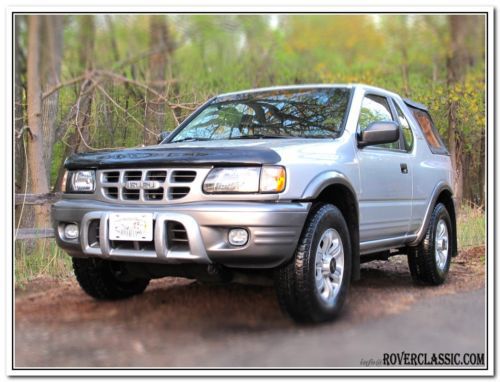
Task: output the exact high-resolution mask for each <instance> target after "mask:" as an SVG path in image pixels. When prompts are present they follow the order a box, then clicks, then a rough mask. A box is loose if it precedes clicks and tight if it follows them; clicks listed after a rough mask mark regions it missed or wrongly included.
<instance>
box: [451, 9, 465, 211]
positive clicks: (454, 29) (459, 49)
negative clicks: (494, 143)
mask: <svg viewBox="0 0 500 382" xmlns="http://www.w3.org/2000/svg"><path fill="white" fill-rule="evenodd" d="M448 21H449V25H450V35H451V39H450V47H449V54H448V58H447V62H446V69H447V83H448V90H449V91H451V90H452V89H453V88H454V87H455V85H456V84H458V83H460V82H462V81H463V79H464V76H465V71H466V67H467V63H468V53H467V49H466V44H465V38H466V36H467V33H468V27H467V26H468V16H463V15H450V16H448ZM458 102H459V101H454V100H453V99H452V98H451V97H449V99H448V149H449V150H450V155H451V161H452V164H453V171H454V179H453V186H454V190H455V198H456V201H457V204H458V205H460V204H461V202H462V198H463V182H464V180H463V162H462V155H461V153H462V151H461V147H460V137H459V131H458V123H457V117H456V114H457V109H458Z"/></svg>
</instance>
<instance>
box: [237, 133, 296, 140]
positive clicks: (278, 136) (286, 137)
mask: <svg viewBox="0 0 500 382" xmlns="http://www.w3.org/2000/svg"><path fill="white" fill-rule="evenodd" d="M268 138H269V139H280V138H283V139H290V138H296V137H294V136H292V135H267V134H252V135H240V136H238V137H231V138H229V139H268Z"/></svg>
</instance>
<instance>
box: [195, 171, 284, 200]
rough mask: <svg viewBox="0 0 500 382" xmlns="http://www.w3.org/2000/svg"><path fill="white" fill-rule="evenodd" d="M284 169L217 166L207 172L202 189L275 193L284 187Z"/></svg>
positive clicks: (225, 191)
mask: <svg viewBox="0 0 500 382" xmlns="http://www.w3.org/2000/svg"><path fill="white" fill-rule="evenodd" d="M285 180H286V178H285V169H284V168H283V167H281V166H263V167H262V168H260V167H218V168H214V169H213V170H212V171H210V172H209V174H208V176H207V178H206V179H205V182H204V183H203V191H204V192H206V193H209V194H219V193H220V194H223V193H230V194H232V193H257V192H265V193H276V192H282V191H283V190H284V189H285Z"/></svg>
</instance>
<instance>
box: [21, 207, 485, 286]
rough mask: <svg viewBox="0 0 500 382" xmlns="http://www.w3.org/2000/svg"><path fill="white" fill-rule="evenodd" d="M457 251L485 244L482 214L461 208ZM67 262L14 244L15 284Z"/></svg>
mask: <svg viewBox="0 0 500 382" xmlns="http://www.w3.org/2000/svg"><path fill="white" fill-rule="evenodd" d="M457 228H458V246H459V249H465V248H469V247H476V246H479V245H484V243H485V238H486V236H485V217H484V212H483V211H482V210H480V209H478V208H473V207H470V206H467V205H464V206H463V207H462V208H461V209H460V213H459V214H458V217H457ZM72 273H73V271H72V266H71V258H70V257H69V256H68V255H67V254H66V253H65V252H64V251H62V250H61V249H60V248H59V247H57V245H56V244H55V241H54V240H53V239H43V240H39V243H38V246H36V245H33V244H31V245H30V244H29V243H28V242H27V241H21V240H18V241H17V242H16V256H15V283H16V287H19V288H22V287H23V285H25V284H26V283H27V282H29V281H30V280H32V279H34V278H36V277H40V276H48V277H52V278H65V277H68V276H70V275H72Z"/></svg>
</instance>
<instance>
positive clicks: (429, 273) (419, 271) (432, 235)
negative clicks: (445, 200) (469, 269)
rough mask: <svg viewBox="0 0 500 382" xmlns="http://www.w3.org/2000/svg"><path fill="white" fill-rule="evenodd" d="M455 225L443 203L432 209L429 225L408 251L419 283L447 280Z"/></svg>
mask: <svg viewBox="0 0 500 382" xmlns="http://www.w3.org/2000/svg"><path fill="white" fill-rule="evenodd" d="M453 227H454V225H453V224H452V222H451V218H450V214H449V213H448V210H447V209H446V207H445V206H444V204H442V203H438V204H437V205H436V206H435V207H434V210H433V211H432V215H431V219H430V222H429V226H428V228H427V231H426V233H425V236H424V238H423V239H422V241H421V242H420V243H419V245H418V246H416V247H412V248H410V249H409V252H408V265H409V268H410V273H411V276H412V278H413V280H414V281H415V282H417V283H421V284H428V285H439V284H442V283H443V282H444V281H445V280H446V276H447V274H448V271H449V269H450V263H451V258H452V256H453V243H454V237H455V236H454V235H455V234H456V233H455V232H454V230H453Z"/></svg>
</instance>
